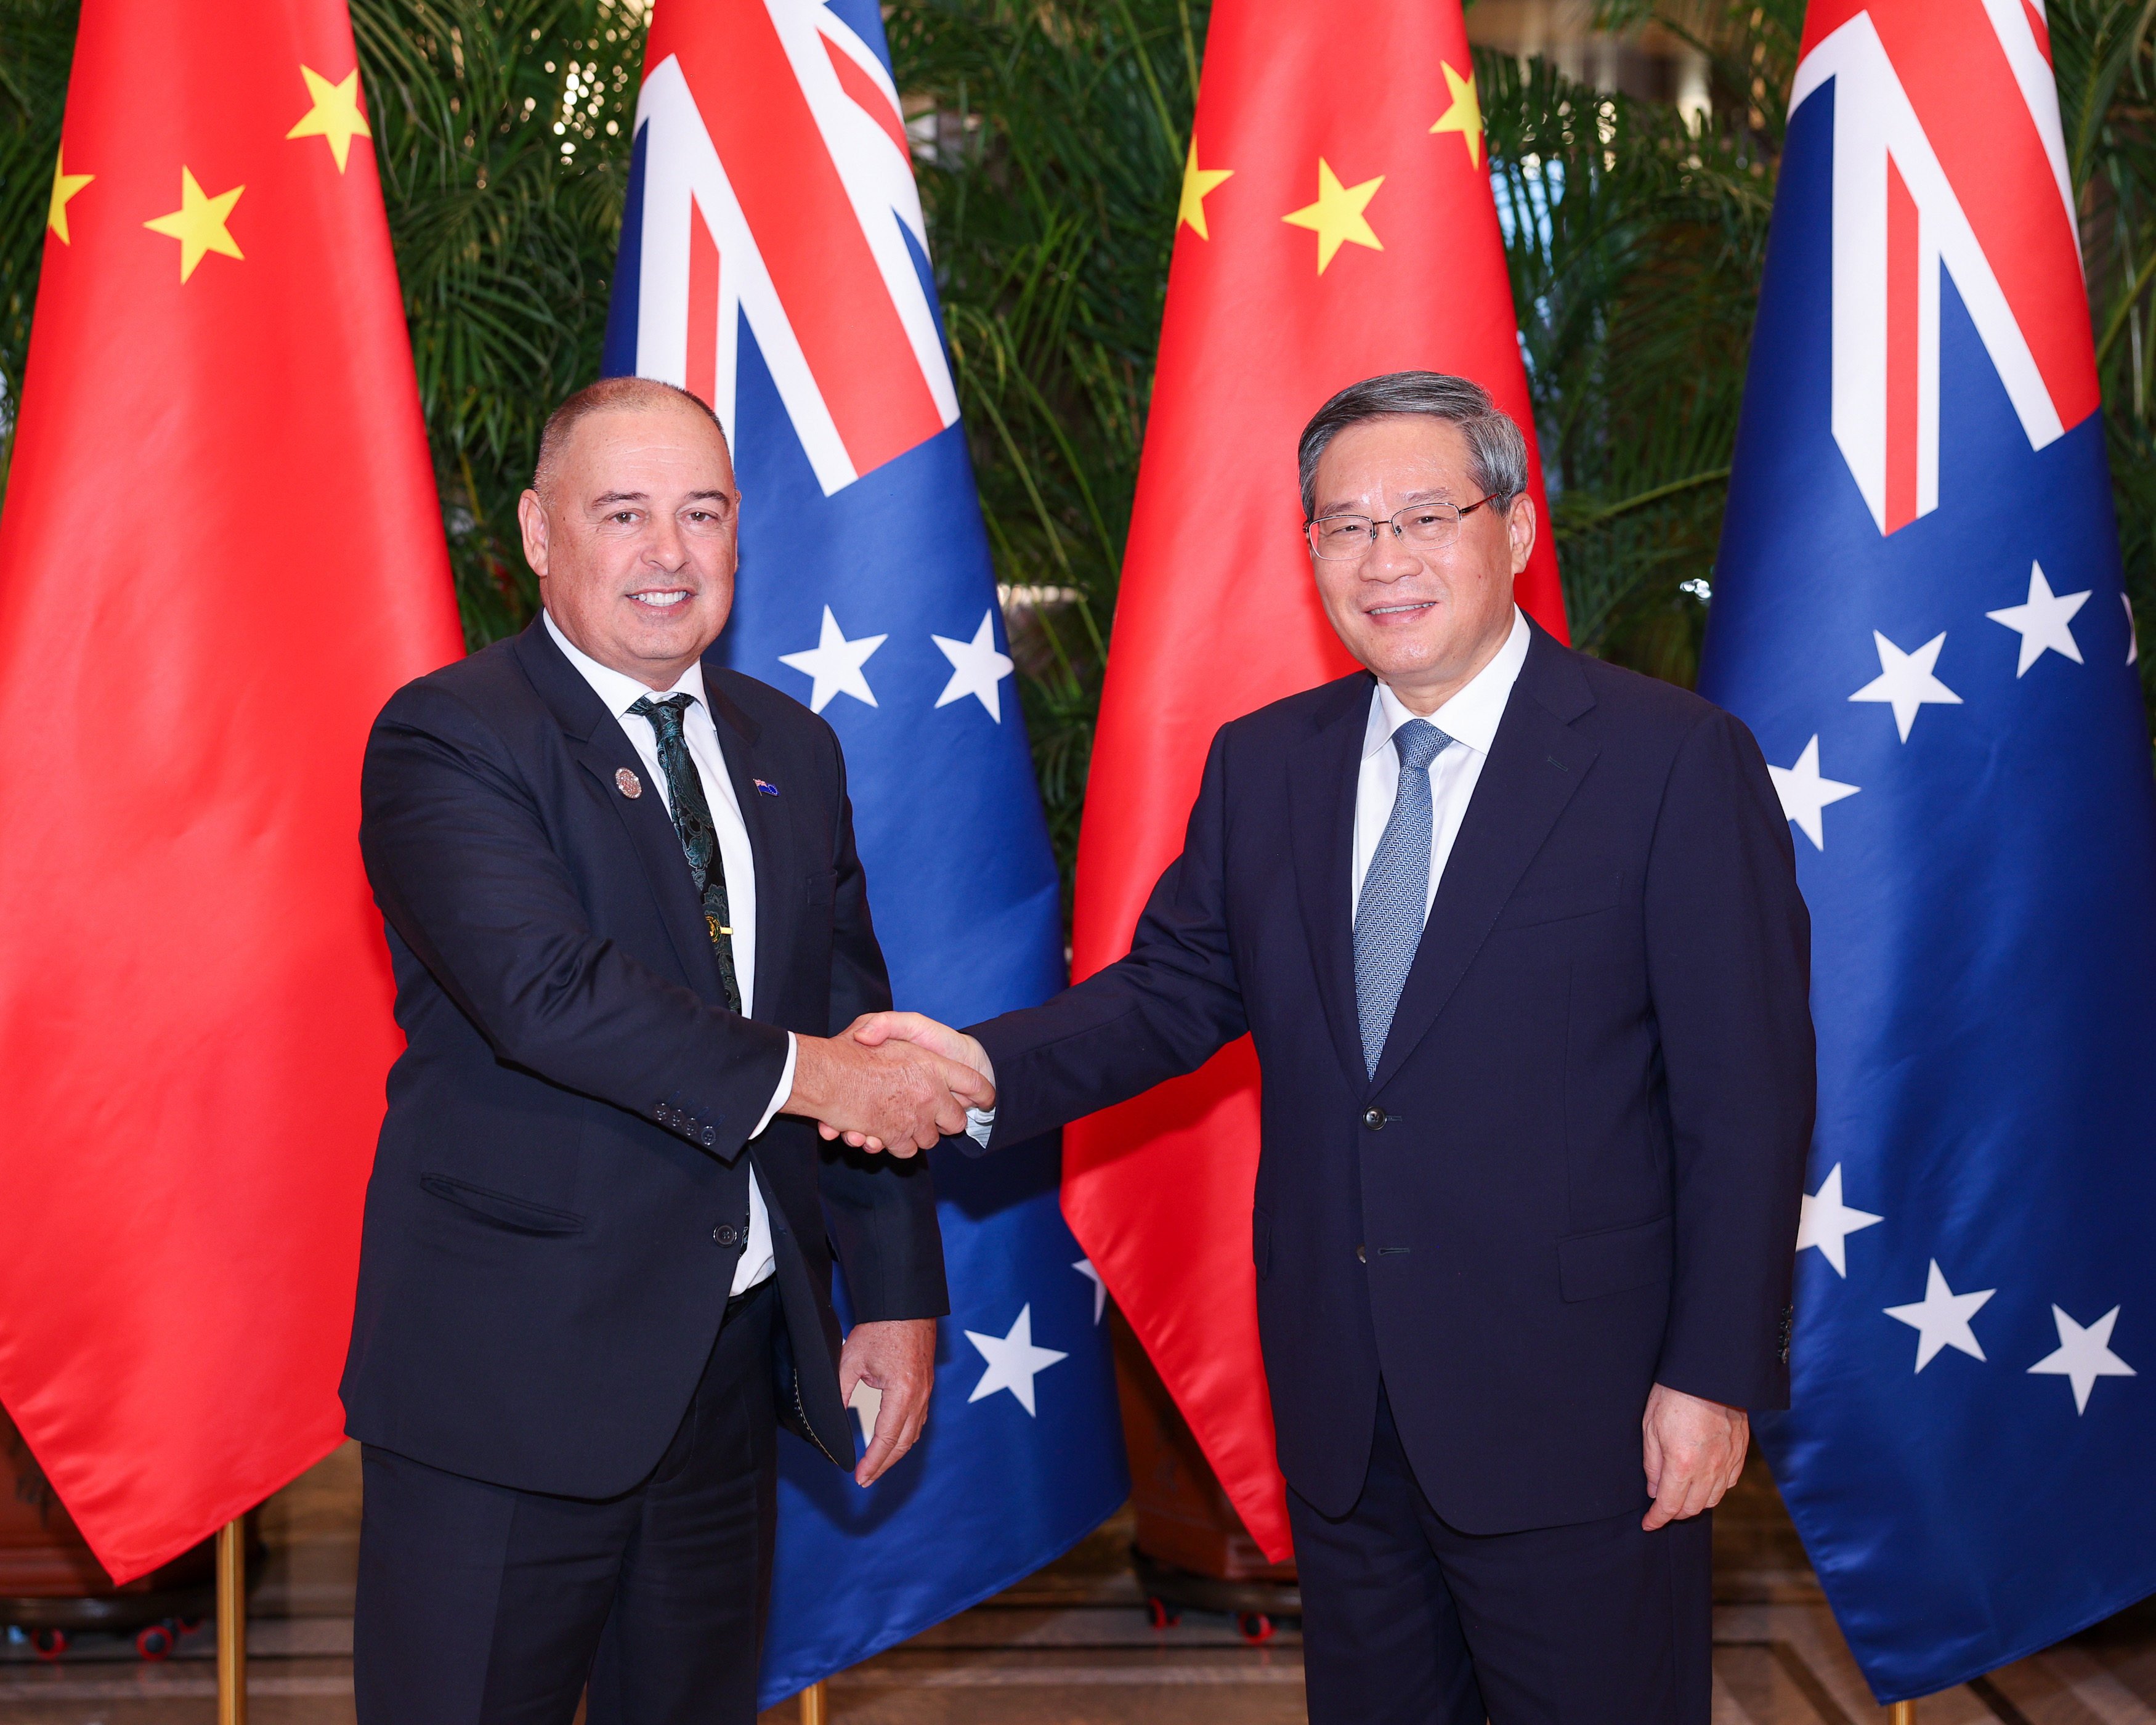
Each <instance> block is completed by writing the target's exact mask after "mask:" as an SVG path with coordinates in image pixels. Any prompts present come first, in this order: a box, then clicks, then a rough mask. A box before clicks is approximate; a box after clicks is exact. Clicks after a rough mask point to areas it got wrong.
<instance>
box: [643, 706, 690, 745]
mask: <svg viewBox="0 0 2156 1725" xmlns="http://www.w3.org/2000/svg"><path fill="white" fill-rule="evenodd" d="M695 699H696V696H693V695H667V696H661V697H660V699H659V700H657V701H654V700H653V699H652V698H651V697H650V696H649V695H647V696H644V697H643V698H642V699H641V700H639V701H638V702H637V703H636V705H635V706H633V707H631V708H630V709H629V711H631V712H633V713H634V714H635V715H636V716H638V717H639V718H644V719H649V720H650V721H651V728H652V729H653V730H654V731H655V732H658V733H659V740H660V742H670V741H672V740H673V739H674V738H675V737H679V736H680V734H681V716H682V714H684V713H685V712H687V711H689V703H690V701H694V700H695Z"/></svg>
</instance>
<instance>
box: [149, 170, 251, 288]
mask: <svg viewBox="0 0 2156 1725" xmlns="http://www.w3.org/2000/svg"><path fill="white" fill-rule="evenodd" d="M246 189H247V187H244V186H234V187H233V188H232V189H231V190H230V191H229V192H220V193H218V194H217V196H216V197H214V198H206V197H204V196H203V188H202V187H200V186H198V185H197V184H196V183H195V177H194V175H193V173H191V172H188V171H187V169H186V168H184V167H182V169H181V170H180V207H179V208H177V209H176V210H174V211H173V212H172V214H170V215H169V216H158V217H157V218H154V219H152V220H151V221H147V222H145V223H143V224H142V225H143V226H144V227H145V228H148V229H149V230H150V231H151V233H152V234H163V235H165V236H166V238H167V239H177V240H178V241H179V243H180V280H182V281H185V280H187V278H188V277H189V276H190V275H193V274H194V273H195V265H196V264H199V263H201V262H202V260H203V254H205V253H208V252H216V253H218V254H219V255H221V256H223V257H227V258H237V257H240V256H243V255H244V254H243V253H242V252H241V251H240V249H239V247H238V246H237V245H235V244H233V239H232V234H231V232H230V230H229V229H228V228H226V227H225V225H224V223H225V220H226V218H228V217H229V216H230V215H231V214H232V207H233V205H234V204H235V203H239V194H240V193H243V192H244V191H245V190H246Z"/></svg>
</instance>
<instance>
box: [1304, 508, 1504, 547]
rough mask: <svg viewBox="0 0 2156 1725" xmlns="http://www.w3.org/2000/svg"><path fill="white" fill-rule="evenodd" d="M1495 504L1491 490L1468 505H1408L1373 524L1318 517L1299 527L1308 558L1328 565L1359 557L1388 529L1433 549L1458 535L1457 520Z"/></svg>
mask: <svg viewBox="0 0 2156 1725" xmlns="http://www.w3.org/2000/svg"><path fill="white" fill-rule="evenodd" d="M1497 501H1499V499H1498V496H1497V494H1496V492H1495V491H1492V492H1491V494H1490V495H1488V496H1487V497H1478V498H1476V500H1475V501H1474V502H1472V503H1462V504H1458V505H1454V504H1450V503H1410V504H1409V506H1407V507H1406V508H1405V509H1401V510H1395V511H1394V512H1393V514H1392V515H1391V516H1389V518H1388V519H1386V520H1384V521H1372V520H1371V519H1370V517H1369V516H1367V515H1322V516H1318V518H1317V520H1316V521H1305V522H1304V523H1303V524H1302V533H1303V537H1305V538H1306V539H1307V540H1308V541H1309V542H1310V552H1311V555H1312V557H1323V558H1325V559H1326V560H1327V562H1347V561H1350V560H1351V559H1353V558H1355V557H1361V556H1362V555H1363V553H1364V552H1367V551H1368V550H1369V548H1370V547H1372V546H1373V545H1375V544H1376V543H1377V542H1378V528H1380V527H1390V528H1391V529H1392V530H1393V536H1394V538H1395V539H1398V540H1400V541H1402V542H1404V543H1406V544H1409V545H1414V546H1419V547H1422V548H1424V549H1425V550H1435V549H1436V548H1437V547H1440V546H1446V545H1450V544H1451V543H1452V542H1453V541H1454V540H1455V539H1457V538H1459V536H1460V517H1461V516H1466V515H1472V514H1474V513H1475V511H1476V510H1478V509H1480V508H1481V506H1483V505H1484V504H1486V503H1495V502H1497Z"/></svg>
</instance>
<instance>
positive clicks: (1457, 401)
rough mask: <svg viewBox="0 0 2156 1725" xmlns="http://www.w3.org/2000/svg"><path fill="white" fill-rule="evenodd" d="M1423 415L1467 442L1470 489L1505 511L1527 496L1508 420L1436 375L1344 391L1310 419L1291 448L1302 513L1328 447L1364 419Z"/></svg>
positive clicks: (1391, 378) (1457, 383) (1391, 377)
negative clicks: (1455, 429) (1453, 429)
mask: <svg viewBox="0 0 2156 1725" xmlns="http://www.w3.org/2000/svg"><path fill="white" fill-rule="evenodd" d="M1403 413H1422V414H1426V415H1428V416H1429V417H1430V418H1433V419H1450V421H1451V422H1452V423H1453V424H1455V425H1457V426H1458V427H1459V428H1460V432H1461V434H1463V435H1464V436H1465V437H1466V439H1467V470H1468V474H1469V476H1470V477H1471V478H1472V479H1473V480H1474V481H1475V485H1476V490H1479V491H1481V493H1482V494H1483V495H1486V496H1489V497H1494V498H1496V500H1497V502H1498V506H1499V507H1500V508H1506V507H1509V506H1510V505H1511V503H1512V500H1513V499H1514V498H1515V497H1517V496H1518V495H1520V493H1521V492H1522V491H1524V490H1527V439H1526V438H1524V437H1522V435H1521V434H1520V428H1519V427H1518V426H1517V424H1514V423H1513V422H1512V416H1511V415H1510V414H1509V413H1505V412H1503V411H1502V410H1501V408H1499V407H1498V406H1497V404H1496V403H1495V402H1493V401H1491V399H1490V392H1489V391H1488V390H1486V389H1485V388H1483V387H1482V386H1481V384H1480V383H1475V382H1470V381H1469V380H1468V379H1466V377H1448V376H1447V375H1446V374H1445V372H1386V373H1385V374H1384V376H1383V377H1365V378H1364V379H1363V381H1362V382H1360V383H1351V384H1349V385H1348V386H1347V388H1345V389H1343V390H1342V391H1341V392H1340V393H1339V394H1337V395H1336V396H1334V397H1333V398H1332V400H1331V401H1329V402H1327V403H1326V404H1325V405H1324V406H1323V407H1322V408H1319V409H1318V410H1317V412H1316V413H1313V414H1312V415H1311V418H1310V424H1307V425H1306V426H1304V427H1303V428H1302V441H1301V444H1298V445H1297V446H1296V468H1297V471H1298V476H1299V477H1300V479H1301V482H1302V513H1303V516H1304V518H1305V519H1308V518H1309V517H1310V516H1312V515H1313V514H1314V513H1315V512H1316V511H1317V459H1318V457H1319V456H1321V455H1322V454H1324V453H1325V451H1326V449H1327V447H1328V446H1329V445H1330V444H1332V439H1334V438H1336V437H1337V436H1339V435H1340V434H1341V433H1342V432H1343V431H1345V430H1346V429H1347V428H1348V427H1349V426H1351V425H1359V424H1362V423H1363V421H1364V420H1366V419H1389V418H1394V417H1396V416H1398V415H1400V414H1403Z"/></svg>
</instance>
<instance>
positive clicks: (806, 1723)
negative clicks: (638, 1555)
mask: <svg viewBox="0 0 2156 1725" xmlns="http://www.w3.org/2000/svg"><path fill="white" fill-rule="evenodd" d="M829 1717H830V1715H829V1713H828V1712H825V1711H824V1686H823V1684H822V1683H820V1682H816V1683H811V1684H810V1685H809V1686H808V1687H807V1688H806V1689H804V1690H803V1691H802V1692H801V1725H825V1722H826V1721H828V1720H829ZM242 1725H244V1721H243V1722H242Z"/></svg>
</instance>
